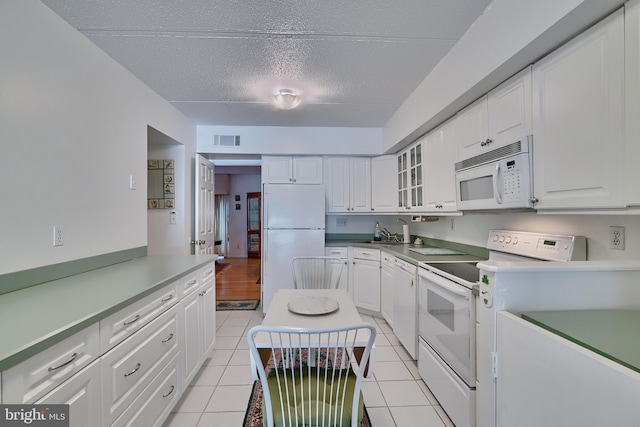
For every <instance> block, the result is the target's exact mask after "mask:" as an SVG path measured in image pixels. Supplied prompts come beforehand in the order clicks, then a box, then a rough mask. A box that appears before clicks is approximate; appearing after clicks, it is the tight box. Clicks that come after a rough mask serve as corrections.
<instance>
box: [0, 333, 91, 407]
mask: <svg viewBox="0 0 640 427" xmlns="http://www.w3.org/2000/svg"><path fill="white" fill-rule="evenodd" d="M98 357H100V331H99V328H98V325H97V324H94V325H91V326H89V327H88V328H85V329H83V330H82V331H80V332H78V333H76V334H74V335H72V336H70V337H69V338H67V339H65V340H63V341H60V342H59V343H57V344H55V345H53V346H51V347H49V348H47V349H46V350H44V351H42V352H40V353H38V354H36V355H35V356H32V357H30V358H29V359H27V360H25V361H23V362H21V363H19V364H17V365H15V366H13V367H11V368H9V369H7V370H6V371H4V372H3V373H2V403H17V404H18V403H20V404H22V403H34V402H35V401H37V400H39V399H40V398H42V397H44V395H45V394H47V393H49V392H50V391H52V390H53V389H55V388H56V387H58V386H59V385H61V384H62V383H63V382H65V381H66V380H68V379H69V378H71V377H72V376H74V375H76V374H77V373H78V372H80V370H81V369H82V368H84V367H85V366H87V365H89V364H90V363H91V362H93V361H94V360H96V359H97V358H98Z"/></svg>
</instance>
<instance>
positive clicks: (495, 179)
mask: <svg viewBox="0 0 640 427" xmlns="http://www.w3.org/2000/svg"><path fill="white" fill-rule="evenodd" d="M499 178H500V162H498V163H496V170H495V172H493V197H494V198H495V199H496V203H498V204H499V205H501V204H502V195H501V194H500V189H499V188H498V179H499Z"/></svg>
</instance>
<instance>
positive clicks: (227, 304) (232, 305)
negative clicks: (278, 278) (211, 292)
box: [216, 299, 260, 311]
mask: <svg viewBox="0 0 640 427" xmlns="http://www.w3.org/2000/svg"><path fill="white" fill-rule="evenodd" d="M259 306H260V300H259V299H240V300H226V301H225V300H221V301H218V302H217V307H216V310H218V311H228V310H256V309H257V308H258V307H259Z"/></svg>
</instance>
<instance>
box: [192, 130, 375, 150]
mask: <svg viewBox="0 0 640 427" xmlns="http://www.w3.org/2000/svg"><path fill="white" fill-rule="evenodd" d="M214 135H240V145H239V146H237V147H224V146H223V147H221V146H214V145H213V137H214ZM197 141H198V142H197V148H198V152H199V153H228V154H292V155H293V154H335V155H350V154H351V155H356V154H358V155H378V154H380V153H381V152H382V128H320V127H279V126H197Z"/></svg>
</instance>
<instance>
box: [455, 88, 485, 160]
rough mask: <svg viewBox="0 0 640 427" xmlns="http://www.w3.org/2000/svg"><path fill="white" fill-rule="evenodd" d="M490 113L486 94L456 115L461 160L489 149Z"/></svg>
mask: <svg viewBox="0 0 640 427" xmlns="http://www.w3.org/2000/svg"><path fill="white" fill-rule="evenodd" d="M488 115H489V113H488V109H487V97H486V95H485V96H483V97H482V98H480V99H478V100H477V101H475V102H474V103H473V104H471V105H469V106H467V107H466V108H465V109H464V110H462V111H460V112H459V113H458V115H457V116H456V133H457V134H458V137H457V139H458V155H459V159H460V160H464V159H468V158H469V157H473V156H475V155H476V154H479V153H481V152H482V151H484V150H487V149H488V145H487V141H489V124H488V121H487V120H488ZM489 145H490V144H489Z"/></svg>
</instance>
